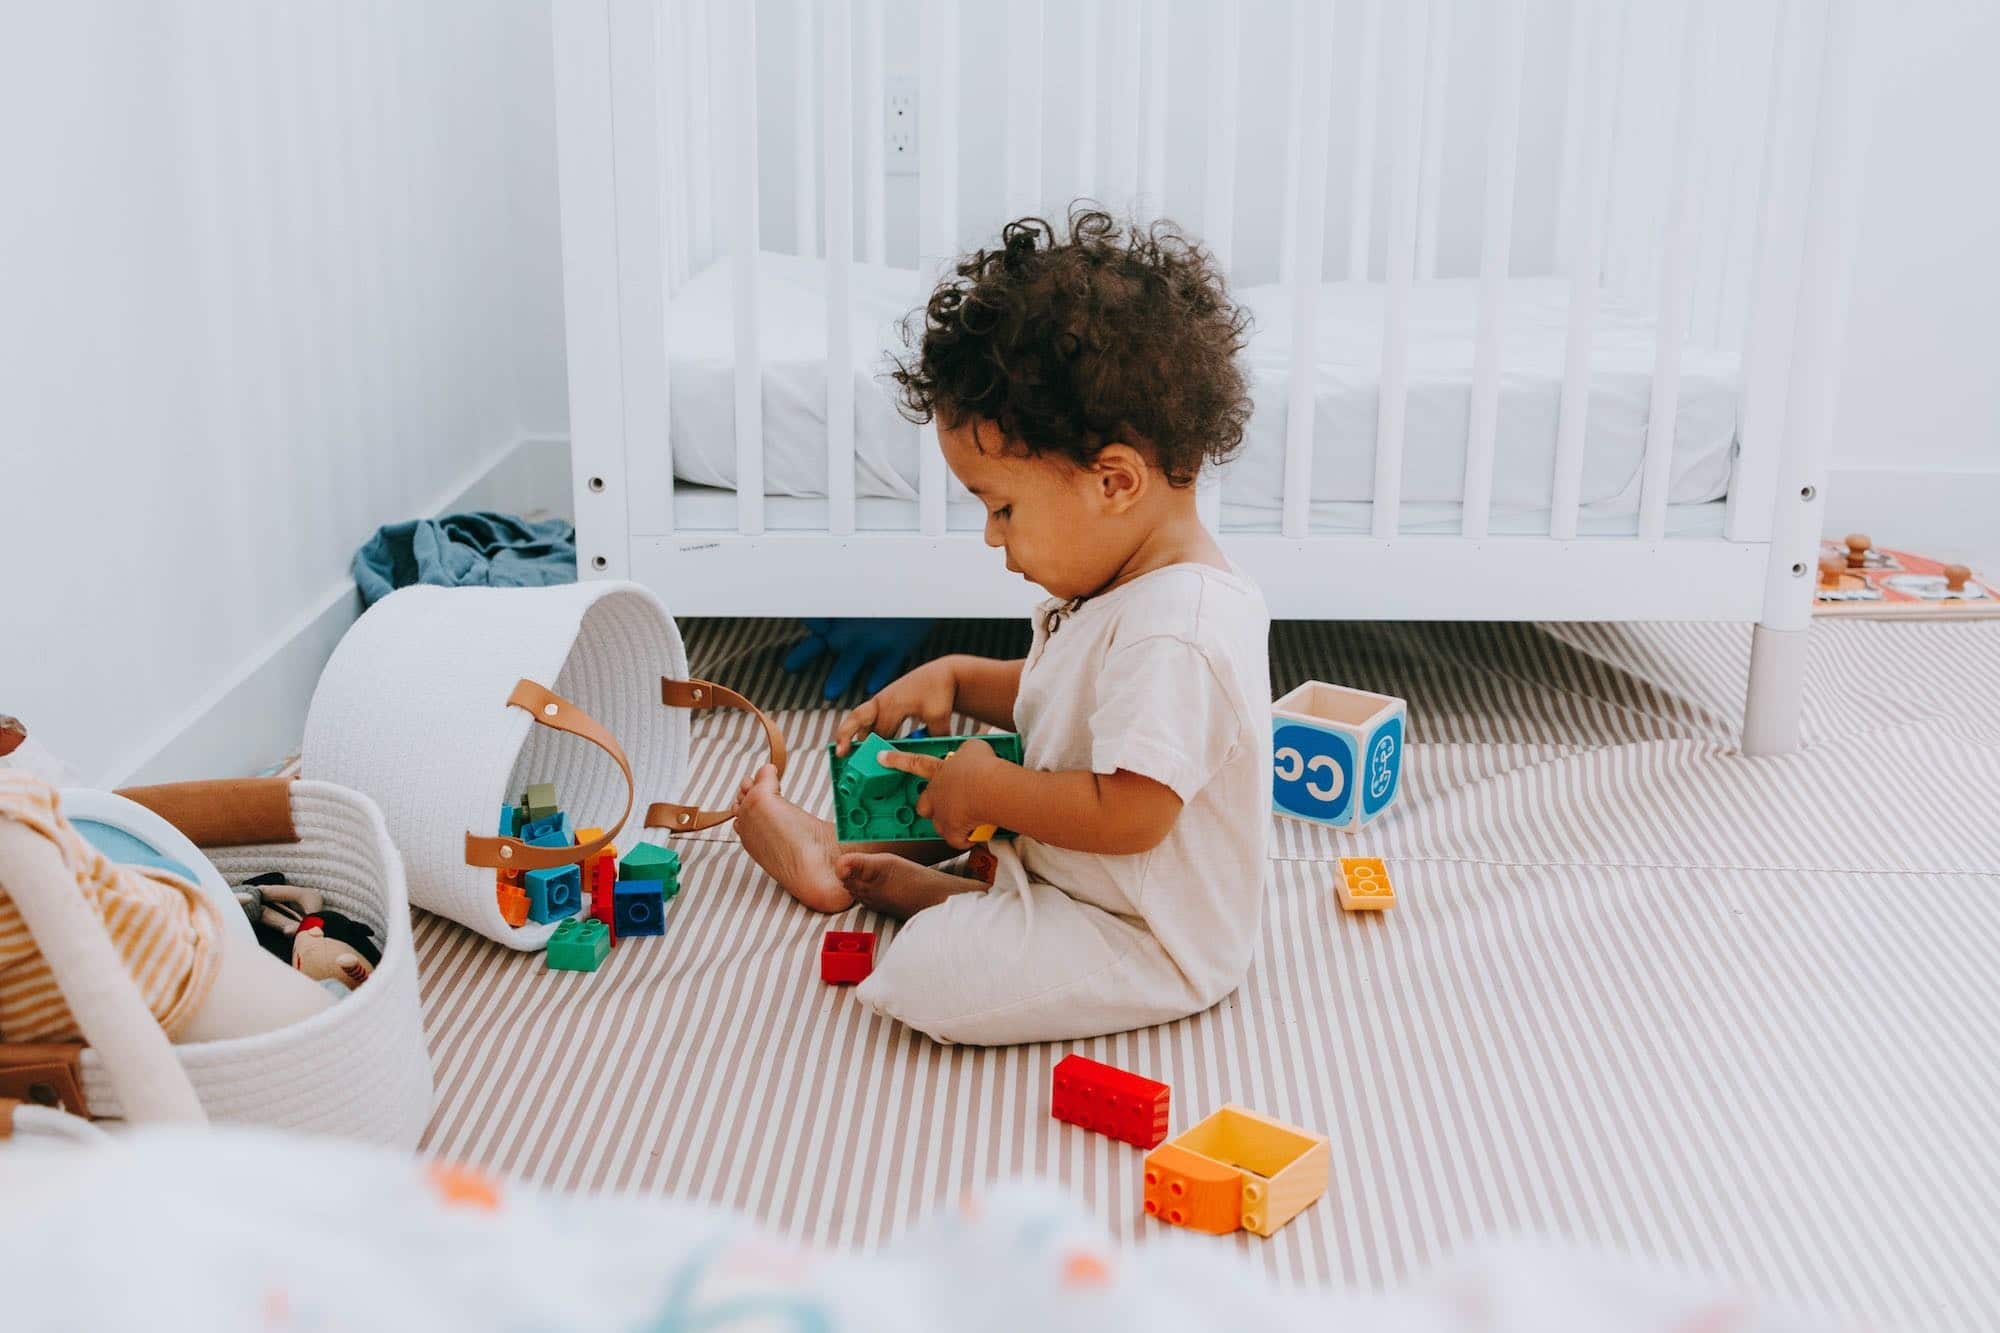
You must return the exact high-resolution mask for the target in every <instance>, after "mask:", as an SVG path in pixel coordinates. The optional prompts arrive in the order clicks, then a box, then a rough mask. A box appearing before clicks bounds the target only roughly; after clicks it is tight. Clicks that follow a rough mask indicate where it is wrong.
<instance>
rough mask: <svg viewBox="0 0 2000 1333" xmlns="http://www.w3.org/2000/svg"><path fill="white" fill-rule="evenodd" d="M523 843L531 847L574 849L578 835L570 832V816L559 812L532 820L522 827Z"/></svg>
mask: <svg viewBox="0 0 2000 1333" xmlns="http://www.w3.org/2000/svg"><path fill="white" fill-rule="evenodd" d="M551 839H553V840H554V841H550V840H551ZM521 841H523V842H525V843H527V844H528V845H529V846H530V847H573V846H575V845H576V834H575V833H573V832H572V831H571V830H570V826H569V816H568V815H566V814H564V813H563V812H562V811H560V810H558V811H556V812H555V813H554V814H552V815H549V816H548V817H547V818H544V819H531V820H529V821H528V822H527V823H526V824H524V825H522V827H521Z"/></svg>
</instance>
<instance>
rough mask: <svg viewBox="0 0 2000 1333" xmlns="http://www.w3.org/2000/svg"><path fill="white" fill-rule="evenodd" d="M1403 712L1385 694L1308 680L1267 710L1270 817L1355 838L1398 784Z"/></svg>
mask: <svg viewBox="0 0 2000 1333" xmlns="http://www.w3.org/2000/svg"><path fill="white" fill-rule="evenodd" d="M1408 714H1409V708H1408V706H1407V705H1406V704H1404V702H1403V701H1402V700H1401V699H1398V698H1396V697H1395V696H1394V695H1389V694H1371V693H1370V692H1368V691H1367V690H1353V689H1348V688H1347V687H1346V686H1344V685H1329V684H1327V683H1326V682H1325V681H1323V680H1309V681H1307V682H1306V683H1305V684H1303V685H1301V686H1299V687H1298V688H1297V689H1295V690H1293V691H1292V692H1291V693H1290V694H1287V695H1286V696H1285V697H1284V698H1282V699H1279V700H1278V701H1277V702H1276V703H1274V704H1272V705H1271V805H1272V810H1273V812H1274V813H1276V814H1280V815H1285V816H1287V817H1288V818H1291V819H1303V820H1305V821H1306V822H1308V823H1312V824H1326V825H1328V826H1330V827H1333V828H1337V829H1339V830H1341V831H1342V832H1344V833H1353V832H1354V831H1355V830H1357V829H1359V828H1360V827H1361V826H1362V825H1364V824H1366V823H1368V822H1369V821H1371V820H1373V819H1375V818H1376V817H1377V816H1379V815H1380V814H1381V813H1382V812H1383V811H1384V810H1387V809H1388V808H1389V804H1390V802H1392V801H1394V800H1395V799H1396V793H1397V791H1398V790H1400V789H1401V787H1402V779H1403V729H1404V724H1405V721H1406V719H1407V717H1408Z"/></svg>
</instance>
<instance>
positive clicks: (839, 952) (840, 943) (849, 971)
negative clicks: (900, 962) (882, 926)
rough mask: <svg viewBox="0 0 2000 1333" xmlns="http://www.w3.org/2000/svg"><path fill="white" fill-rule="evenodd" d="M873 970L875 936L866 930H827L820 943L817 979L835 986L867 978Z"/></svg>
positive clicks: (852, 983)
mask: <svg viewBox="0 0 2000 1333" xmlns="http://www.w3.org/2000/svg"><path fill="white" fill-rule="evenodd" d="M874 970H875V935H874V932H872V931H866V930H829V931H828V932H826V938H825V939H824V940H822V941H821V942H820V946H819V979H820V980H821V981H824V982H828V983H830V984H832V985H835V986H852V985H854V984H855V983H856V982H860V981H866V980H867V979H868V974H869V973H870V972H873V971H874Z"/></svg>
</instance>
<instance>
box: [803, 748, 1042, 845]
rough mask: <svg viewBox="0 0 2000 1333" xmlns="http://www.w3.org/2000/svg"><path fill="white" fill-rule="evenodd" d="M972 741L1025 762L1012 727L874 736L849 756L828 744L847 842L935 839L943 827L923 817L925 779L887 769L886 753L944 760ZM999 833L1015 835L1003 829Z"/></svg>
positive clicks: (838, 817)
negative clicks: (920, 804)
mask: <svg viewBox="0 0 2000 1333" xmlns="http://www.w3.org/2000/svg"><path fill="white" fill-rule="evenodd" d="M969 740H982V741H985V742H986V743H987V744H988V745H990V746H992V747H993V752H994V753H995V754H997V755H999V756H1000V757H1001V758H1002V759H1005V760H1006V761H1007V762H1008V763H1011V764H1018V763H1020V762H1021V753H1022V751H1021V738H1020V736H1018V735H1016V734H1015V733H1014V732H1011V731H989V732H987V733H985V734H984V735H982V736H977V737H973V736H924V737H920V738H916V739H911V738H908V737H905V738H904V739H902V740H894V741H891V740H884V739H883V738H882V737H880V736H870V737H868V738H866V739H865V740H863V741H862V742H861V743H860V744H859V745H856V746H855V747H854V748H853V749H852V750H850V751H848V752H847V753H846V754H844V755H836V754H835V753H834V752H833V749H834V747H833V746H831V745H829V746H827V747H826V755H827V762H828V764H829V765H830V766H831V768H832V770H833V828H834V836H835V837H836V838H838V839H839V840H840V841H841V842H932V841H935V840H936V838H937V835H938V832H937V825H935V824H933V823H931V821H930V820H928V819H920V818H918V816H917V797H918V796H919V795H920V794H921V793H922V792H923V789H924V782H923V779H921V778H918V777H916V776H914V775H912V774H909V773H901V772H898V771H897V770H895V769H893V768H884V767H883V766H882V762H881V755H882V753H883V752H884V751H887V750H901V751H902V752H904V753H905V754H925V755H931V756H933V757H935V758H939V759H942V758H943V757H944V756H946V755H948V754H950V753H951V752H952V751H953V750H956V749H957V748H958V747H959V746H961V745H963V744H965V742H967V741H969ZM996 836H998V837H1002V838H1005V837H1010V836H1012V835H1011V834H1008V833H1006V832H1005V831H1002V832H1001V833H999V834H997V835H996Z"/></svg>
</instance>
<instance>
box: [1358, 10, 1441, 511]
mask: <svg viewBox="0 0 2000 1333" xmlns="http://www.w3.org/2000/svg"><path fill="white" fill-rule="evenodd" d="M1428 13H1429V10H1428V7H1427V6H1424V5H1420V4H1413V5H1408V6H1406V7H1404V8H1403V10H1402V15H1401V21H1402V35H1403V49H1402V52H1401V55H1402V61H1403V80H1402V83H1403V86H1402V96H1401V97H1400V98H1398V99H1397V102H1398V105H1397V111H1396V137H1395V140H1394V141H1393V143H1392V145H1391V151H1392V153H1393V156H1392V157H1391V158H1390V159H1389V168H1390V174H1389V249H1388V254H1387V256H1386V260H1385V262H1386V263H1387V266H1388V274H1387V278H1388V294H1387V295H1388V299H1387V300H1386V301H1385V302H1384V303H1383V312H1382V396H1381V402H1380V404H1379V407H1378V411H1377V413H1376V418H1375V503H1374V506H1373V511H1374V512H1373V521H1372V523H1371V525H1370V526H1371V527H1372V529H1373V531H1374V534H1375V536H1376V537H1377V538H1384V539H1386V538H1389V537H1393V536H1395V535H1396V532H1397V529H1398V527H1399V526H1400V525H1401V523H1402V506H1403V434H1404V429H1403V428H1404V426H1405V424H1406V423H1407V421H1408V417H1409V412H1408V409H1409V398H1410V282H1411V278H1412V276H1413V273H1414V270H1415V267H1416V262H1417V174H1418V172H1419V171H1420V170H1421V166H1422V164H1421V163H1420V162H1419V160H1418V158H1419V154H1420V153H1421V151H1422V143H1421V134H1422V130H1423V110H1424V103H1423V97H1424V30H1425V29H1426V28H1427V27H1429V26H1430V25H1429V24H1428V22H1426V19H1427V16H1428Z"/></svg>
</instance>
